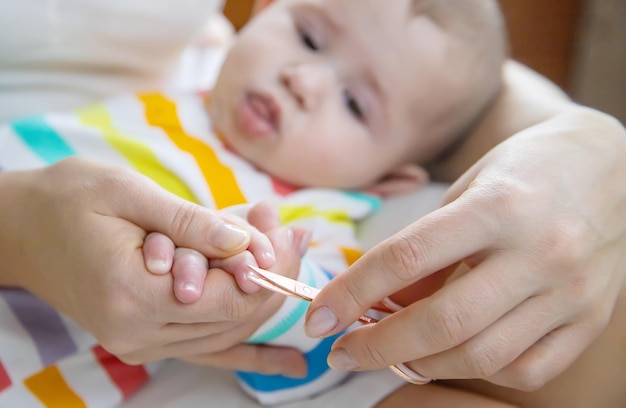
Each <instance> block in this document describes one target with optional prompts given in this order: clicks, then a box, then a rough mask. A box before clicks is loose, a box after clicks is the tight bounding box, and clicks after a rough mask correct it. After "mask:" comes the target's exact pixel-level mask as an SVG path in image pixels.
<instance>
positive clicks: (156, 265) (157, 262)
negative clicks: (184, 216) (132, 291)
mask: <svg viewBox="0 0 626 408" xmlns="http://www.w3.org/2000/svg"><path fill="white" fill-rule="evenodd" d="M226 217H227V218H229V219H230V221H232V222H234V223H236V224H237V225H239V226H241V227H242V228H245V229H246V230H248V231H249V232H250V235H251V237H252V238H251V240H250V245H249V246H248V248H247V250H246V251H245V253H246V254H248V256H251V257H252V259H253V260H254V263H255V264H259V266H261V267H265V268H267V267H270V266H272V265H273V264H274V261H275V257H274V255H273V251H272V243H271V242H270V240H269V238H268V237H267V236H266V235H265V234H263V233H261V232H260V231H259V229H257V228H255V225H253V224H252V223H247V222H246V221H244V220H243V219H239V217H235V216H232V215H227V216H226ZM248 218H249V219H252V220H253V221H255V222H257V223H259V225H260V226H262V227H263V228H271V227H273V226H276V225H277V224H278V215H277V213H276V210H275V209H273V208H272V207H271V206H269V205H268V204H265V203H263V204H258V205H256V206H254V207H252V209H251V210H250V212H249V216H248ZM143 256H144V260H145V263H146V268H147V269H148V270H149V271H150V272H152V273H154V274H156V275H163V274H166V273H168V272H172V277H173V280H174V288H173V289H174V295H175V296H176V298H177V299H178V300H179V301H180V302H182V303H193V302H195V301H196V300H198V299H199V298H200V295H201V294H202V290H203V288H204V281H205V278H206V276H207V273H208V268H209V262H208V260H207V259H206V258H205V257H204V256H203V255H202V254H200V253H199V252H198V251H196V250H193V249H190V248H176V247H175V245H174V243H173V242H172V240H171V239H170V238H169V237H167V236H165V235H163V234H161V233H158V232H153V233H150V234H149V235H148V236H147V237H146V239H145V240H144V245H143Z"/></svg>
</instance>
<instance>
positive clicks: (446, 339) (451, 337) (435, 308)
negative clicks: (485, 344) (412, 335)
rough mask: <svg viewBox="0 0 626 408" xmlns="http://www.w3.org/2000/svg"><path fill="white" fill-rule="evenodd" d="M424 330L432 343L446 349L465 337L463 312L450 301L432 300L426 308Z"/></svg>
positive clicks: (459, 342)
mask: <svg viewBox="0 0 626 408" xmlns="http://www.w3.org/2000/svg"><path fill="white" fill-rule="evenodd" d="M425 330H426V332H425V333H426V336H427V337H429V338H430V341H431V343H432V344H433V345H438V346H439V347H444V348H446V349H448V348H451V347H455V346H457V345H459V344H461V343H462V342H463V341H465V340H466V338H467V333H466V328H465V319H464V317H463V313H461V312H460V310H459V309H458V307H457V306H456V304H455V303H452V302H433V303H432V304H431V305H430V306H429V307H428V308H427V310H426V328H425Z"/></svg>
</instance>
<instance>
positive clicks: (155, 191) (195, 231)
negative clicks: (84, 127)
mask: <svg viewBox="0 0 626 408" xmlns="http://www.w3.org/2000/svg"><path fill="white" fill-rule="evenodd" d="M103 173H105V174H106V175H107V177H106V179H105V180H99V181H100V183H101V184H102V188H103V189H104V193H106V191H107V190H109V191H112V192H114V193H115V194H116V196H119V195H121V193H120V191H123V192H124V194H123V196H124V197H125V199H124V200H109V201H107V202H106V203H104V202H103V203H100V204H99V205H101V206H107V207H105V208H99V211H101V212H102V213H103V215H113V216H117V217H120V218H124V219H126V220H127V221H130V222H132V223H133V224H136V225H138V226H139V227H141V228H142V229H144V230H145V231H157V232H161V233H163V234H165V235H166V236H168V237H170V238H171V239H172V241H173V242H174V243H175V244H176V246H179V247H185V248H193V249H196V250H198V251H200V252H201V253H202V254H203V255H205V256H207V257H209V258H212V257H225V256H229V255H232V254H233V253H237V252H240V251H242V250H244V249H246V248H247V247H248V245H249V244H250V241H251V239H252V238H253V237H252V233H253V231H252V228H249V227H247V226H246V225H245V224H244V223H242V222H237V220H236V219H235V217H227V216H226V215H225V214H221V213H218V212H216V211H214V210H211V209H208V208H205V207H202V206H199V205H196V204H194V203H191V202H189V201H186V200H183V199H181V198H180V197H178V196H176V195H174V194H172V193H170V192H168V191H167V190H165V189H163V188H161V187H160V186H159V185H157V184H156V183H155V182H153V181H152V180H150V179H149V178H147V177H145V176H142V175H140V174H137V173H133V172H130V171H124V170H123V169H111V168H108V167H106V168H105V167H103ZM264 249H265V250H264V251H263V252H267V253H269V254H271V255H273V249H272V248H271V246H266V247H265V248H264Z"/></svg>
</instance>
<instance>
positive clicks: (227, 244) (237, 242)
mask: <svg viewBox="0 0 626 408" xmlns="http://www.w3.org/2000/svg"><path fill="white" fill-rule="evenodd" d="M248 239H249V234H248V231H246V230H244V229H243V228H241V227H239V226H237V225H235V224H230V223H226V222H219V223H217V224H215V225H214V226H213V227H212V228H211V231H210V232H209V243H210V244H211V245H213V246H214V247H215V248H219V249H223V250H227V251H231V250H233V249H238V248H241V247H243V246H244V245H245V244H246V243H247V242H248Z"/></svg>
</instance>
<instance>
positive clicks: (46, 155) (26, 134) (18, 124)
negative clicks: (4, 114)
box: [11, 116, 76, 164]
mask: <svg viewBox="0 0 626 408" xmlns="http://www.w3.org/2000/svg"><path fill="white" fill-rule="evenodd" d="M11 127H12V128H13V131H14V132H15V133H16V134H17V135H18V136H19V138H20V139H22V141H23V142H24V144H26V146H28V147H29V148H30V149H31V150H32V151H33V153H35V154H36V155H37V156H39V158H41V160H43V161H44V162H45V163H46V164H54V163H56V162H58V161H59V160H63V159H66V158H68V157H70V156H74V155H75V154H76V152H75V151H74V149H72V148H71V147H70V146H69V145H68V144H67V143H65V141H64V140H63V139H62V138H61V136H59V134H58V133H57V132H56V131H55V130H54V129H53V128H52V127H50V125H48V124H47V123H46V121H45V120H44V119H43V117H41V116H34V117H30V118H26V119H21V120H18V121H15V122H13V124H12V125H11Z"/></svg>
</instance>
